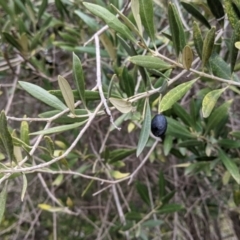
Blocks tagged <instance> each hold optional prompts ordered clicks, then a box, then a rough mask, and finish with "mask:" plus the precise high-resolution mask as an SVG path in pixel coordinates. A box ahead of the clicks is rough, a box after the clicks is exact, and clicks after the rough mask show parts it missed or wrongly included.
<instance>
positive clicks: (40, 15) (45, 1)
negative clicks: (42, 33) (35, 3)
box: [38, 0, 48, 20]
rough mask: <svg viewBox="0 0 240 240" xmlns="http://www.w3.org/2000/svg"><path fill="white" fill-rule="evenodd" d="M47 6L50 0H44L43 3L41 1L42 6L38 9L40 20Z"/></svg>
mask: <svg viewBox="0 0 240 240" xmlns="http://www.w3.org/2000/svg"><path fill="white" fill-rule="evenodd" d="M47 6H48V0H42V3H41V5H40V8H39V10H38V20H40V19H41V17H42V15H43V14H44V12H45V10H46V8H47Z"/></svg>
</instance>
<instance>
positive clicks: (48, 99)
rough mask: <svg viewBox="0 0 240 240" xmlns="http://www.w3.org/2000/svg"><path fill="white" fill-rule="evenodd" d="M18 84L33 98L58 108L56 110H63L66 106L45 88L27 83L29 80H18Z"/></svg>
mask: <svg viewBox="0 0 240 240" xmlns="http://www.w3.org/2000/svg"><path fill="white" fill-rule="evenodd" d="M18 83H19V85H20V86H21V87H22V88H23V89H24V90H25V91H27V92H28V93H29V94H30V95H32V96H33V97H34V98H36V99H38V100H40V101H42V102H44V103H46V104H47V105H49V106H51V107H53V108H55V109H58V110H65V109H66V108H67V107H66V106H65V105H64V104H63V102H61V101H60V100H59V99H58V98H57V97H55V96H53V95H52V94H50V93H49V92H48V91H46V90H45V89H43V88H41V87H39V86H37V85H35V84H32V83H29V82H23V81H19V82H18Z"/></svg>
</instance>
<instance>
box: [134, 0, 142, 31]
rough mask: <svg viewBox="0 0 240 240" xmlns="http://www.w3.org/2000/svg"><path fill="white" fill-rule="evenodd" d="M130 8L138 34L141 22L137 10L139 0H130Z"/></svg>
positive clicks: (140, 29)
mask: <svg viewBox="0 0 240 240" xmlns="http://www.w3.org/2000/svg"><path fill="white" fill-rule="evenodd" d="M131 10H132V13H133V17H134V19H135V22H136V24H137V27H138V30H139V32H140V34H141V35H142V22H141V18H140V13H139V12H140V10H139V0H132V1H131Z"/></svg>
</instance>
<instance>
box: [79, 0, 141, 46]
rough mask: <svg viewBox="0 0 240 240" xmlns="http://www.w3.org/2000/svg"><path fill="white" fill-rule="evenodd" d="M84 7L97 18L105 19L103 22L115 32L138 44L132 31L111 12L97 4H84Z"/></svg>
mask: <svg viewBox="0 0 240 240" xmlns="http://www.w3.org/2000/svg"><path fill="white" fill-rule="evenodd" d="M83 5H84V6H85V7H86V8H87V9H88V10H89V11H90V12H91V13H93V14H94V15H95V16H97V17H99V18H101V19H103V21H104V22H105V23H106V24H107V25H108V26H109V27H110V28H112V29H113V30H115V31H116V32H118V33H119V34H121V35H122V36H123V37H125V38H127V39H129V40H131V41H133V42H136V40H135V38H134V37H133V36H132V33H131V31H130V30H129V29H128V27H127V26H125V25H124V24H123V23H121V22H120V20H119V19H118V18H117V17H116V16H115V15H113V14H112V13H111V12H109V11H108V10H107V9H106V8H104V7H101V6H99V5H96V4H92V3H87V2H83Z"/></svg>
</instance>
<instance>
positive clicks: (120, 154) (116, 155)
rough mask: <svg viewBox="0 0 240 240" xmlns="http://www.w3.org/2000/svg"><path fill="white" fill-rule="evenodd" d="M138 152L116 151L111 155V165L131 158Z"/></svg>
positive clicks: (129, 150)
mask: <svg viewBox="0 0 240 240" xmlns="http://www.w3.org/2000/svg"><path fill="white" fill-rule="evenodd" d="M135 151H136V149H125V148H123V149H116V150H113V151H111V152H110V153H109V163H114V162H116V161H119V160H123V159H124V158H126V157H128V156H130V155H131V154H133V153H134V152H135Z"/></svg>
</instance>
